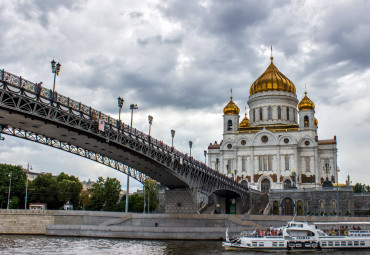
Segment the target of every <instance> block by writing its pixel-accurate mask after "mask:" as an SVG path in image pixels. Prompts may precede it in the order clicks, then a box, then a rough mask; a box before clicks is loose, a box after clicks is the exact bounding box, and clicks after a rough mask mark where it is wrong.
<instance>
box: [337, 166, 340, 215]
mask: <svg viewBox="0 0 370 255" xmlns="http://www.w3.org/2000/svg"><path fill="white" fill-rule="evenodd" d="M339 172H340V171H339V167H338V166H337V204H336V205H337V216H339V194H338V189H339V185H338V173H339Z"/></svg>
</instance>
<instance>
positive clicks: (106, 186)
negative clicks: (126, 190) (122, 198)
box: [85, 177, 121, 211]
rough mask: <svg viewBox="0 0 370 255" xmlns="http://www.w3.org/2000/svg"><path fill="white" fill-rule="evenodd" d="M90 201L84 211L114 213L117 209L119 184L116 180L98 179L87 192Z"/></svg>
mask: <svg viewBox="0 0 370 255" xmlns="http://www.w3.org/2000/svg"><path fill="white" fill-rule="evenodd" d="M89 192H90V199H89V200H88V202H87V204H86V206H85V209H86V210H93V211H101V210H104V211H116V210H117V209H118V208H119V205H118V201H119V194H120V192H121V183H120V182H119V181H118V180H117V179H116V178H109V177H108V178H107V180H105V179H104V178H103V177H99V178H98V181H97V182H96V183H94V184H93V185H92V188H91V189H90V190H89Z"/></svg>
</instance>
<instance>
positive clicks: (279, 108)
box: [278, 106, 281, 120]
mask: <svg viewBox="0 0 370 255" xmlns="http://www.w3.org/2000/svg"><path fill="white" fill-rule="evenodd" d="M278 119H279V120H281V107H280V106H279V107H278Z"/></svg>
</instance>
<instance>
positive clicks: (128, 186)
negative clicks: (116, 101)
mask: <svg viewBox="0 0 370 255" xmlns="http://www.w3.org/2000/svg"><path fill="white" fill-rule="evenodd" d="M130 109H131V124H130V133H131V132H132V118H133V115H134V110H136V109H139V108H138V107H137V104H130ZM129 171H130V170H129ZM126 192H127V194H126V208H125V212H126V213H127V212H128V200H129V196H130V175H129V174H128V175H127V186H126Z"/></svg>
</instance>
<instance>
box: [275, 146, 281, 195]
mask: <svg viewBox="0 0 370 255" xmlns="http://www.w3.org/2000/svg"><path fill="white" fill-rule="evenodd" d="M276 164H277V167H276V172H277V173H276V175H277V183H279V185H280V189H281V183H280V175H281V169H280V145H278V146H277V150H276Z"/></svg>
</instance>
